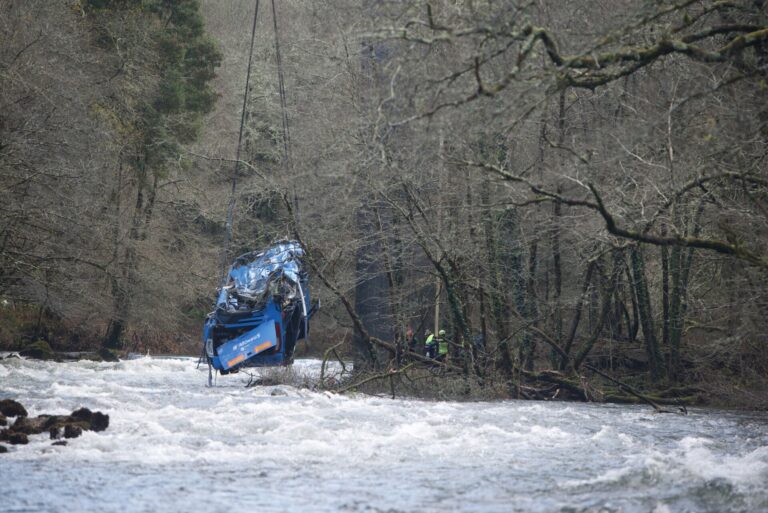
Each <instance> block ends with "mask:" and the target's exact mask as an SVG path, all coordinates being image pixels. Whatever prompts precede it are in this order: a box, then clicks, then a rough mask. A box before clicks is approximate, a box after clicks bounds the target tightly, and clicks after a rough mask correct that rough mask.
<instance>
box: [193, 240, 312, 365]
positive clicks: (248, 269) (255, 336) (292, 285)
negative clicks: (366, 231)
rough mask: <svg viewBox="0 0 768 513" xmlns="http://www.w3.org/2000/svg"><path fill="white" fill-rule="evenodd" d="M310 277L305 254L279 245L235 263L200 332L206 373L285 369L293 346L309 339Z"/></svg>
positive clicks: (297, 245)
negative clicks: (260, 368)
mask: <svg viewBox="0 0 768 513" xmlns="http://www.w3.org/2000/svg"><path fill="white" fill-rule="evenodd" d="M309 301H310V297H309V276H308V274H307V271H306V269H305V263H304V248H303V247H302V246H301V244H300V243H298V242H296V241H287V240H286V241H279V242H276V243H274V244H273V245H272V246H270V247H269V248H268V249H266V250H264V251H260V252H251V253H246V254H243V255H240V256H239V257H237V258H236V259H235V260H234V262H233V264H232V266H231V268H230V269H229V273H228V276H227V280H226V283H225V284H224V286H222V288H221V290H220V292H219V295H218V298H217V300H216V306H215V309H214V311H213V312H211V313H210V314H208V317H207V319H206V321H205V325H204V327H203V351H204V357H205V358H206V359H207V361H208V365H209V368H213V369H215V370H217V371H218V372H219V373H221V374H229V373H233V372H237V371H238V370H240V369H241V368H243V367H263V366H278V365H290V364H291V363H293V357H294V352H295V350H296V343H297V342H298V341H299V340H301V339H304V338H307V337H308V335H309V319H310V317H312V314H313V313H314V311H315V310H316V309H317V305H315V307H314V308H313V309H310V307H309V305H310V302H309Z"/></svg>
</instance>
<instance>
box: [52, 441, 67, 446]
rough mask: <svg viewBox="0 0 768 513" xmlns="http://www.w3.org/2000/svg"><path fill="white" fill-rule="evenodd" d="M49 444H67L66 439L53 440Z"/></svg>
mask: <svg viewBox="0 0 768 513" xmlns="http://www.w3.org/2000/svg"><path fill="white" fill-rule="evenodd" d="M51 445H67V441H66V440H59V441H58V442H53V443H52V444H51Z"/></svg>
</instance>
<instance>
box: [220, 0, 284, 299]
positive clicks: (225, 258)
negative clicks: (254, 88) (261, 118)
mask: <svg viewBox="0 0 768 513" xmlns="http://www.w3.org/2000/svg"><path fill="white" fill-rule="evenodd" d="M273 8H274V2H273ZM258 18H259V0H256V7H255V9H254V12H253V27H252V28H251V48H250V51H249V53H248V71H247V74H246V76H245V92H244V93H243V110H242V113H241V115H240V134H239V135H238V138H237V156H236V157H235V166H234V168H233V169H232V189H231V191H230V193H229V204H228V205H227V220H226V224H225V235H224V249H223V251H222V255H221V270H222V279H221V286H222V287H223V286H224V285H226V281H227V274H228V273H227V268H228V265H229V260H230V246H231V245H232V225H233V223H234V218H235V203H236V199H237V196H236V192H237V174H238V172H239V171H240V153H241V150H242V147H243V132H244V130H245V120H246V118H247V117H248V95H249V93H250V90H251V67H252V65H253V48H254V45H255V43H256V21H257V20H258Z"/></svg>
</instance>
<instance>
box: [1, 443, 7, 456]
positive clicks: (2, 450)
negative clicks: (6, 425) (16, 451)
mask: <svg viewBox="0 0 768 513" xmlns="http://www.w3.org/2000/svg"><path fill="white" fill-rule="evenodd" d="M4 452H8V447H6V446H4V445H0V454H3V453H4Z"/></svg>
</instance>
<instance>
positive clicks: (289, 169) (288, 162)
mask: <svg viewBox="0 0 768 513" xmlns="http://www.w3.org/2000/svg"><path fill="white" fill-rule="evenodd" d="M272 25H273V27H274V30H275V63H276V64H277V84H278V87H277V89H278V92H279V93H280V110H281V113H282V118H283V150H284V152H285V165H284V168H285V172H286V175H287V176H289V177H290V178H291V179H292V180H291V181H292V188H293V210H294V215H295V217H296V220H298V216H299V197H298V194H297V192H296V182H295V180H293V179H294V178H295V176H294V174H293V156H292V154H291V130H290V126H289V124H288V107H287V102H286V99H285V98H286V94H285V75H284V74H283V59H282V56H281V54H280V30H279V26H278V23H277V11H276V9H275V0H272Z"/></svg>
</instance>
